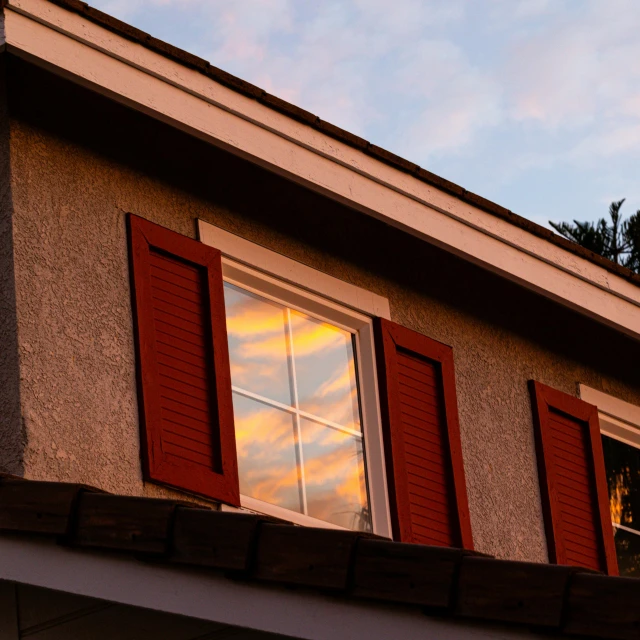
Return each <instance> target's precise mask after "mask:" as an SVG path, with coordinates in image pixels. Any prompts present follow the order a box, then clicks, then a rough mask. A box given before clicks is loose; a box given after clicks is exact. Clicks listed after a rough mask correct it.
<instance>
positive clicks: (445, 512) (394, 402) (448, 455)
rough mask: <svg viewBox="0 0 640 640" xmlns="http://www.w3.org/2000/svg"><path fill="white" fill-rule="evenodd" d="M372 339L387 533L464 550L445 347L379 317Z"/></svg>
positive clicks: (467, 538)
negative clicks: (387, 497) (390, 504)
mask: <svg viewBox="0 0 640 640" xmlns="http://www.w3.org/2000/svg"><path fill="white" fill-rule="evenodd" d="M376 340H377V350H378V356H379V359H378V369H379V375H380V380H381V390H382V391H383V394H384V395H383V397H382V398H381V405H382V408H383V413H384V419H385V429H386V433H385V438H386V441H387V442H386V448H387V451H390V452H391V455H390V456H389V457H388V459H387V467H388V474H387V477H388V478H389V479H390V485H391V490H392V494H393V495H392V498H393V501H394V506H395V508H396V513H395V514H394V516H395V522H394V531H395V535H396V537H397V538H398V539H400V540H401V541H403V542H414V543H420V544H432V545H441V546H448V547H459V546H463V547H465V548H469V549H471V548H473V542H472V539H471V529H470V526H469V514H468V505H467V498H466V489H465V486H464V471H463V468H462V454H461V450H460V444H459V431H458V423H457V407H456V402H455V382H454V376H453V358H452V355H451V349H450V348H449V347H446V346H445V345H442V344H440V343H437V342H435V341H433V340H431V339H430V338H427V337H426V336H423V335H420V334H418V333H416V332H414V331H410V330H409V329H406V328H404V327H401V326H399V325H397V324H394V323H392V322H389V321H388V320H382V319H378V320H377V323H376Z"/></svg>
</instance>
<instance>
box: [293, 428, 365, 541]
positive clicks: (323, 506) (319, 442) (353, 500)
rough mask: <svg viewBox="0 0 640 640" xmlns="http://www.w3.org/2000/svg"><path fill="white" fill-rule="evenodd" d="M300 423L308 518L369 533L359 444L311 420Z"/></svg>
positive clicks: (346, 435)
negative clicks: (311, 517)
mask: <svg viewBox="0 0 640 640" xmlns="http://www.w3.org/2000/svg"><path fill="white" fill-rule="evenodd" d="M301 423H302V424H301V426H302V429H301V430H302V443H303V445H302V446H303V452H304V472H305V484H306V490H307V504H308V509H309V515H310V516H313V517H314V518H318V519H319V520H325V521H327V522H332V523H334V524H337V525H340V526H342V527H346V528H349V529H360V530H369V529H370V527H371V522H370V516H369V510H368V504H367V492H366V486H365V482H364V457H363V454H362V440H361V439H360V438H357V437H353V436H350V435H348V434H346V433H344V432H341V431H338V430H337V429H333V428H332V427H328V426H325V425H322V424H319V423H317V422H312V421H311V420H305V419H303V420H302V421H301Z"/></svg>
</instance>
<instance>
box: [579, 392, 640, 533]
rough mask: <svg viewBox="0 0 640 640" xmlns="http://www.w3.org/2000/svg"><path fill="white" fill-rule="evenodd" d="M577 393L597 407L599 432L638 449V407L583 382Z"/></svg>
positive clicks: (639, 423)
mask: <svg viewBox="0 0 640 640" xmlns="http://www.w3.org/2000/svg"><path fill="white" fill-rule="evenodd" d="M579 393H580V398H581V399H582V400H584V401H585V402H588V403H589V404H594V405H595V406H596V407H597V408H598V418H599V421H600V433H602V434H603V435H605V436H608V437H609V438H613V439H614V440H618V441H620V442H623V443H624V444H628V445H630V446H632V447H636V448H637V449H640V407H638V406H636V405H633V404H630V403H629V402H625V401H624V400H620V399H619V398H614V397H613V396H610V395H609V394H607V393H603V392H602V391H598V390H597V389H592V388H591V387H587V386H586V385H584V384H581V385H579ZM611 524H612V525H613V526H614V527H615V528H617V529H623V530H624V531H627V532H628V533H632V534H634V535H636V536H638V535H640V533H639V532H638V531H636V530H635V529H630V528H629V527H625V526H624V525H621V524H618V523H616V522H612V523H611Z"/></svg>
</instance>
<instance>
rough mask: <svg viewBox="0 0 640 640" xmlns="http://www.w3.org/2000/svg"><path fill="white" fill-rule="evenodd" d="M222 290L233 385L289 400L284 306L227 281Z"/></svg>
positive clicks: (270, 396)
mask: <svg viewBox="0 0 640 640" xmlns="http://www.w3.org/2000/svg"><path fill="white" fill-rule="evenodd" d="M224 294H225V306H226V314H227V333H228V336H229V359H230V363H231V380H232V383H233V385H234V386H237V387H242V388H243V389H246V390H247V391H251V392H252V393H256V394H258V395H261V396H265V397H267V398H270V399H271V400H276V401H278V402H282V403H284V404H291V391H290V385H289V365H288V352H287V340H286V334H285V318H286V310H285V308H284V307H283V306H282V305H278V304H275V303H272V302H270V301H268V300H265V299H263V298H259V297H258V296H254V295H252V294H250V293H247V292H244V291H242V290H240V289H238V288H237V287H234V286H233V285H230V284H228V283H226V284H225V286H224ZM261 341H262V342H263V343H264V342H268V343H269V349H264V348H262V349H256V348H255V345H256V343H259V342H261Z"/></svg>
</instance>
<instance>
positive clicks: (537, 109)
mask: <svg viewBox="0 0 640 640" xmlns="http://www.w3.org/2000/svg"><path fill="white" fill-rule="evenodd" d="M95 4H96V6H98V7H99V8H103V9H104V10H106V11H109V12H112V13H114V14H116V15H117V16H119V17H121V18H123V19H125V20H129V21H131V22H133V23H134V24H137V25H139V26H141V27H142V28H144V29H146V30H148V31H151V32H153V33H154V34H155V35H159V36H160V37H164V38H165V39H168V40H170V41H172V42H173V43H175V44H177V45H178V46H182V47H185V48H187V49H189V50H191V51H194V52H195V53H197V54H198V55H201V56H203V57H205V58H207V59H209V60H210V61H211V62H212V63H213V64H215V65H217V66H220V67H222V68H224V69H226V70H227V71H230V72H232V73H235V74H237V75H239V76H241V77H243V78H245V79H247V80H249V81H252V82H254V83H256V84H258V85H259V86H262V87H264V88H265V89H266V90H267V91H270V92H272V93H274V94H276V95H278V96H280V97H282V98H284V99H286V100H290V101H292V102H294V103H296V104H298V105H300V106H302V107H304V108H306V109H309V110H310V111H312V112H314V113H317V114H318V115H320V117H322V118H323V119H326V120H329V121H331V122H334V123H335V124H337V125H339V126H343V127H345V128H347V129H350V130H352V131H354V132H355V133H358V134H360V135H363V136H364V137H367V138H368V139H371V140H373V141H375V142H376V143H377V144H381V145H382V146H386V147H387V148H390V149H391V150H392V151H395V152H397V153H400V154H402V155H406V156H408V157H409V158H410V159H412V160H414V161H416V162H418V163H420V164H423V165H424V166H427V167H428V168H430V169H432V170H436V171H440V172H444V173H445V174H446V177H449V178H451V179H454V180H457V181H460V182H462V183H464V185H465V186H466V187H468V188H471V189H474V190H476V191H480V192H481V193H483V194H484V195H487V196H489V197H494V198H497V199H498V200H501V198H500V194H501V193H503V192H505V193H509V194H515V198H516V200H517V201H521V202H522V203H523V204H525V205H526V204H527V203H528V200H527V197H526V193H522V194H521V193H520V192H519V191H515V190H514V187H513V185H515V184H516V182H518V181H522V179H523V178H522V177H523V176H526V175H533V174H534V173H536V172H537V174H540V172H544V171H549V170H553V171H555V172H562V171H571V170H573V169H572V167H581V170H584V171H587V169H585V166H586V164H590V169H589V170H590V171H594V172H595V171H598V177H599V178H600V179H604V178H606V177H607V175H610V178H611V180H614V178H615V177H619V173H620V166H623V167H624V163H623V162H621V164H620V166H618V165H616V167H615V169H614V168H613V167H612V165H611V162H610V161H611V158H612V156H615V157H616V158H618V159H621V158H622V159H624V158H633V157H635V156H636V155H637V153H638V149H639V148H640V140H639V139H638V137H637V135H636V130H637V127H638V126H640V67H639V66H638V65H637V64H636V63H635V61H636V60H637V59H638V57H639V55H640V39H638V37H637V33H638V32H639V30H640V4H638V2H637V0H608V1H607V2H603V1H602V0H481V1H479V2H476V1H475V0H473V1H472V0H394V2H392V3H391V2H389V1H388V0H325V1H324V2H321V3H302V2H296V1H295V0H243V2H237V1H235V0H127V1H126V2H124V1H123V0H97V1H96V2H95ZM586 161H588V162H586ZM487 163H490V164H491V173H490V174H489V173H487V171H486V170H485V167H486V166H487ZM585 163H586V164H585ZM623 171H626V169H623ZM603 172H604V173H603ZM607 172H609V174H607ZM631 172H632V169H631V168H629V169H628V180H627V182H628V183H629V182H632V181H633V179H632V177H631ZM594 175H595V174H594ZM586 181H587V182H589V183H590V184H591V185H593V186H592V187H591V188H592V189H596V186H595V185H596V184H600V181H599V180H593V179H591V180H589V178H587V179H586ZM522 183H523V184H524V182H522ZM518 184H520V182H518ZM492 191H494V192H495V193H492ZM623 195H624V194H621V197H622V196H623ZM596 196H597V197H596ZM590 197H591V198H592V200H594V202H595V200H598V198H599V197H600V196H599V195H597V194H596V193H595V192H593V193H591V195H590ZM555 200H557V198H556V199H555ZM503 203H504V204H506V205H507V206H511V207H512V208H515V209H518V208H519V207H518V206H517V202H516V203H513V202H503ZM525 211H526V209H525Z"/></svg>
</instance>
